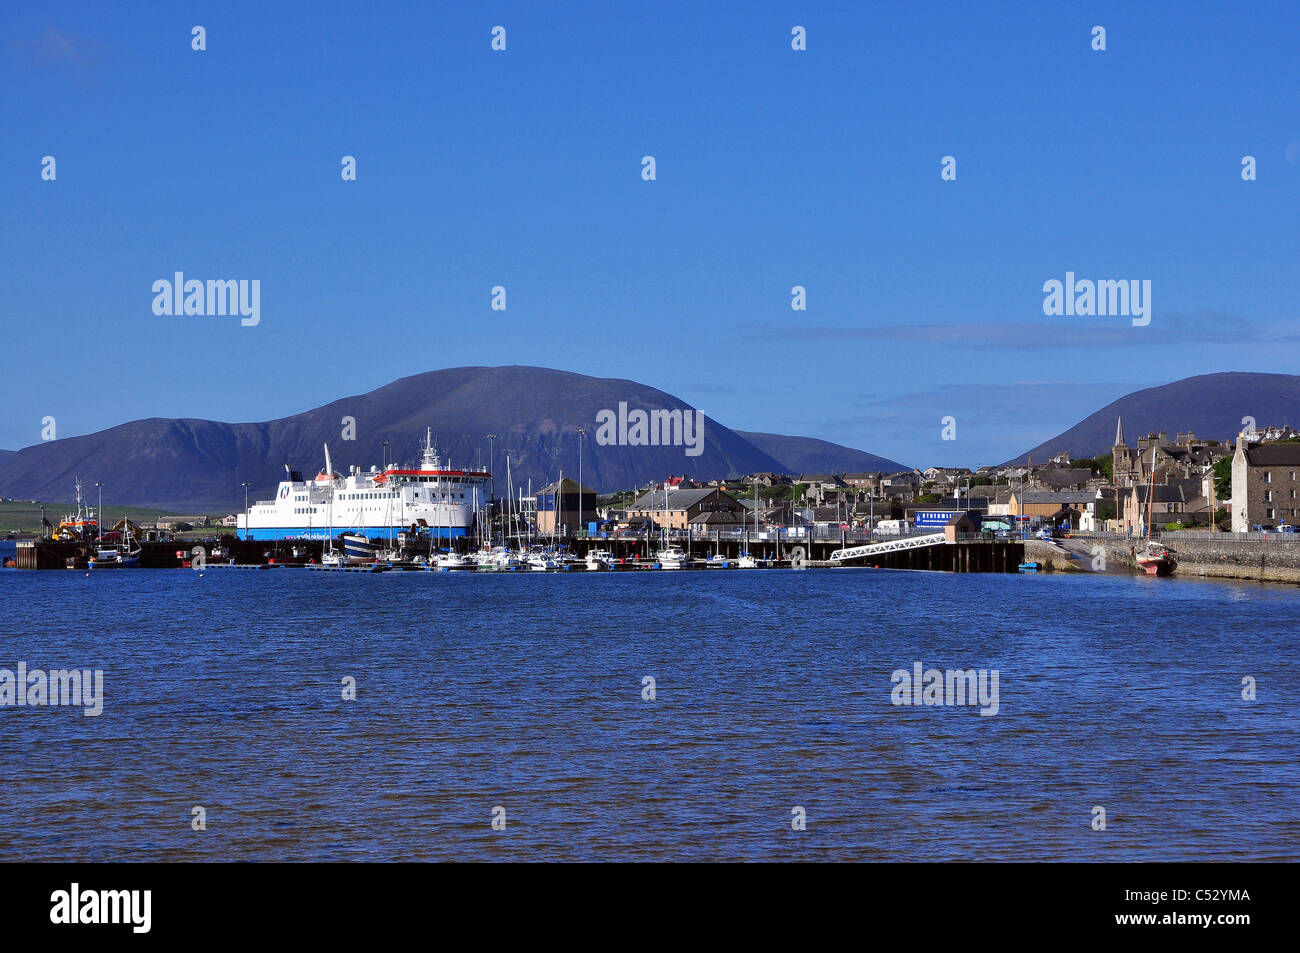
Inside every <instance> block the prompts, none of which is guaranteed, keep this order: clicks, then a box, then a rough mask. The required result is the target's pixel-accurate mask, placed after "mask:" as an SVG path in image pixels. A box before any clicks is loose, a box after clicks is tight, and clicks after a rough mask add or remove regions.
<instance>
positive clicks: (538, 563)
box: [527, 549, 560, 572]
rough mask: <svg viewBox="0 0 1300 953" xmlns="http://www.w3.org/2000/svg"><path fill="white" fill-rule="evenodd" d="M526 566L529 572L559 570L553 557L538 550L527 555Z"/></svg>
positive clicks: (558, 565)
mask: <svg viewBox="0 0 1300 953" xmlns="http://www.w3.org/2000/svg"><path fill="white" fill-rule="evenodd" d="M527 566H528V569H529V571H530V572H554V571H555V570H556V569H559V568H560V564H559V563H557V562H556V561H555V557H554V556H552V555H551V554H550V553H548V552H545V551H544V550H540V549H538V550H533V551H532V552H531V553H529V554H528V560H527Z"/></svg>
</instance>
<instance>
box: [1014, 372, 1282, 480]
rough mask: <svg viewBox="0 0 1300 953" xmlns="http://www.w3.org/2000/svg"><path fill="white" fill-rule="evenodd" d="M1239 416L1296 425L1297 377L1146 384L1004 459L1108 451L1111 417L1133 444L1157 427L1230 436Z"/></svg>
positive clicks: (1237, 376)
mask: <svg viewBox="0 0 1300 953" xmlns="http://www.w3.org/2000/svg"><path fill="white" fill-rule="evenodd" d="M1243 417H1253V418H1254V419H1255V422H1256V423H1257V424H1258V425H1259V426H1260V427H1265V426H1269V425H1273V424H1277V425H1282V424H1290V425H1291V426H1293V427H1294V426H1296V425H1297V424H1300V377H1297V376H1295V375H1292V374H1255V373H1247V372H1226V373H1221V374H1202V375H1200V376H1198V377H1187V378H1184V379H1183V380H1179V381H1174V382H1173V383H1171V384H1163V385H1161V386H1159V387H1148V388H1146V389H1145V390H1139V391H1135V392H1133V393H1132V394H1129V395H1127V396H1125V397H1121V398H1120V399H1119V400H1116V401H1113V402H1112V403H1109V404H1107V405H1106V406H1105V407H1103V408H1101V410H1098V411H1097V412H1096V413H1093V414H1090V415H1089V416H1087V417H1085V418H1084V419H1083V420H1081V421H1079V422H1078V423H1077V424H1075V425H1074V426H1073V427H1071V428H1070V429H1069V430H1067V431H1065V432H1064V433H1061V434H1058V435H1057V436H1055V437H1053V438H1052V439H1051V440H1047V441H1044V442H1043V443H1040V444H1039V445H1038V446H1036V447H1033V448H1032V449H1030V450H1027V451H1025V453H1022V454H1020V456H1018V457H1016V458H1015V459H1014V460H1011V461H1008V463H1019V462H1022V461H1024V460H1025V459H1026V457H1030V456H1032V457H1033V458H1034V459H1035V460H1037V461H1042V460H1046V459H1047V458H1048V457H1050V456H1051V455H1052V454H1055V453H1058V452H1060V451H1062V450H1068V451H1069V452H1070V454H1071V455H1072V456H1074V457H1076V458H1077V457H1095V456H1097V455H1100V454H1108V453H1110V451H1111V447H1112V446H1113V444H1114V442H1115V421H1116V420H1117V419H1122V420H1123V421H1124V436H1125V438H1126V440H1127V441H1128V444H1129V446H1134V445H1135V444H1136V441H1137V438H1138V437H1142V436H1145V435H1146V434H1147V433H1159V432H1160V431H1161V430H1164V431H1166V432H1167V433H1168V434H1169V436H1170V437H1171V438H1172V437H1174V436H1175V435H1176V434H1177V433H1178V432H1180V431H1188V430H1190V431H1192V432H1193V433H1195V434H1196V435H1197V436H1198V437H1203V438H1207V439H1210V440H1219V441H1223V440H1230V439H1233V438H1235V437H1236V435H1237V432H1238V431H1239V430H1240V429H1241V421H1242V418H1243Z"/></svg>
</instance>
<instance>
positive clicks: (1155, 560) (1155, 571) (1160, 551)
mask: <svg viewBox="0 0 1300 953" xmlns="http://www.w3.org/2000/svg"><path fill="white" fill-rule="evenodd" d="M1155 490H1156V448H1155V445H1154V444H1153V445H1152V447H1151V480H1150V482H1149V483H1148V484H1147V540H1146V546H1145V547H1143V549H1142V551H1141V552H1137V553H1135V554H1134V557H1133V561H1134V562H1136V563H1137V564H1138V566H1140V567H1141V568H1142V571H1143V572H1145V573H1146V574H1147V575H1148V576H1168V575H1170V574H1171V573H1173V571H1174V569H1176V568H1177V567H1178V561H1177V560H1176V559H1175V558H1174V551H1173V550H1172V549H1170V548H1169V547H1168V546H1165V545H1164V544H1163V543H1158V542H1156V541H1154V540H1153V539H1152V538H1151V516H1152V512H1153V503H1154V501H1155V496H1156V492H1155Z"/></svg>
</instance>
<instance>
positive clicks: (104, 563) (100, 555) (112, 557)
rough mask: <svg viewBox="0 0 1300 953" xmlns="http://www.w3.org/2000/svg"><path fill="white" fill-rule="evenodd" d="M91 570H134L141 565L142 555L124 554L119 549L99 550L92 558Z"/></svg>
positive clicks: (137, 553) (90, 562)
mask: <svg viewBox="0 0 1300 953" xmlns="http://www.w3.org/2000/svg"><path fill="white" fill-rule="evenodd" d="M88 565H89V566H90V568H91V569H134V568H136V567H137V566H139V565H140V553H139V552H138V551H137V552H136V553H135V554H133V555H132V554H127V553H123V552H121V551H119V550H117V549H99V550H96V551H95V555H93V556H91V557H90V561H89V563H88Z"/></svg>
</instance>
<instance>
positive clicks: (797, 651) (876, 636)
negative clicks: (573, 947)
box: [0, 570, 1300, 860]
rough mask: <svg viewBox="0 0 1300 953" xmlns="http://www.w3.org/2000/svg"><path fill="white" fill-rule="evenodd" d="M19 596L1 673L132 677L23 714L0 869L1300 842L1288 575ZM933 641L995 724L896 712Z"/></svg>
mask: <svg viewBox="0 0 1300 953" xmlns="http://www.w3.org/2000/svg"><path fill="white" fill-rule="evenodd" d="M0 598H2V599H3V601H4V606H5V618H6V622H5V626H4V631H3V635H0V668H10V669H12V668H14V667H15V665H16V663H17V662H18V661H20V660H21V661H25V662H26V663H27V664H28V666H29V667H31V668H35V667H42V668H61V667H74V666H75V667H82V668H102V669H103V670H104V673H105V674H104V678H105V685H104V692H105V701H104V711H103V714H102V715H100V716H99V717H97V718H85V717H83V716H82V714H81V713H80V711H79V710H78V709H73V708H0V763H2V764H3V766H4V770H5V773H6V777H5V778H4V781H3V785H2V786H0V859H18V858H27V859H31V858H48V859H65V860H115V859H131V860H153V859H163V860H194V859H250V860H346V859H435V858H454V859H466V860H481V859H487V860H506V859H522V860H538V859H572V860H587V859H668V858H672V859H768V858H774V859H787V860H808V859H859V860H875V859H896V860H940V859H943V860H948V859H964V860H989V859H1007V860H1011V859H1042V860H1047V859H1109V860H1175V859H1178V860H1186V859H1248V858H1249V859H1265V858H1271V859H1281V858H1286V859H1292V860H1294V859H1297V858H1298V857H1300V827H1298V826H1297V820H1296V818H1297V817H1300V810H1298V808H1300V796H1298V791H1300V788H1298V786H1297V780H1298V773H1300V772H1298V769H1297V755H1298V754H1300V750H1298V748H1300V745H1298V743H1297V742H1298V738H1300V727H1298V724H1297V717H1296V716H1297V694H1298V692H1297V677H1296V672H1297V662H1298V661H1300V649H1297V632H1298V631H1300V590H1297V589H1294V588H1289V587H1288V588H1282V587H1266V586H1261V585H1255V584H1249V583H1229V582H1222V583H1219V582H1201V581H1180V580H1176V579H1175V580H1163V579H1162V580H1151V579H1146V578H1136V577H1134V578H1127V577H1114V576H1110V577H1094V576H1050V575H1048V576H1037V577H1020V576H990V575H945V574H931V573H905V572H888V571H871V570H863V571H856V570H838V571H806V572H790V571H775V570H771V571H760V572H725V573H721V572H708V571H698V572H686V573H617V574H608V573H601V574H595V573H592V574H573V575H570V574H565V575H541V574H531V575H530V574H509V575H506V574H495V575H486V576H474V575H462V574H454V573H453V574H431V573H387V574H382V575H353V574H333V575H326V574H321V573H308V572H302V571H294V570H279V571H267V572H233V571H229V570H227V571H221V570H210V571H208V572H207V573H206V574H204V575H203V576H201V577H200V576H199V575H198V574H197V573H194V572H188V571H157V572H155V571H145V570H141V571H124V572H119V573H92V574H91V575H90V576H89V577H87V576H85V575H83V574H81V573H67V572H45V573H19V572H13V571H10V572H4V573H0ZM916 661H920V662H922V663H923V664H924V665H925V666H926V667H927V668H929V667H936V668H941V669H944V668H977V669H979V668H983V669H997V670H998V671H999V674H1000V680H999V688H1000V697H999V702H1000V711H999V713H998V714H997V715H996V716H995V717H981V716H980V714H979V710H978V708H975V707H901V706H895V705H892V704H891V703H890V693H891V688H892V685H891V682H890V675H891V673H892V672H893V671H894V670H895V669H900V668H904V669H911V667H912V664H913V663H914V662H916ZM647 675H649V676H653V677H654V679H655V680H656V698H655V700H653V701H646V700H643V699H642V679H643V677H644V676H647ZM345 676H351V677H353V678H355V679H356V682H357V698H356V700H355V701H344V700H342V699H341V697H340V695H341V680H342V679H343V678H344V677H345ZM1243 676H1252V677H1254V678H1255V679H1257V683H1258V688H1257V691H1258V698H1257V700H1255V701H1253V702H1251V701H1243V699H1242V697H1241V691H1242V678H1243ZM195 805H201V806H203V807H204V808H205V810H206V813H207V829H206V830H205V831H194V830H192V829H191V823H190V822H191V809H192V808H193V807H194V806H195ZM497 806H501V807H504V808H505V816H506V829H505V830H501V831H494V830H493V829H492V827H491V821H492V814H493V808H494V807H497ZM795 806H800V807H803V808H804V809H805V810H806V813H807V829H806V830H804V831H795V830H792V829H791V817H792V814H791V811H792V808H793V807H795ZM1094 806H1103V807H1104V808H1105V809H1106V812H1107V830H1105V831H1094V830H1093V829H1092V827H1091V823H1092V819H1093V812H1092V809H1093V807H1094Z"/></svg>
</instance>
